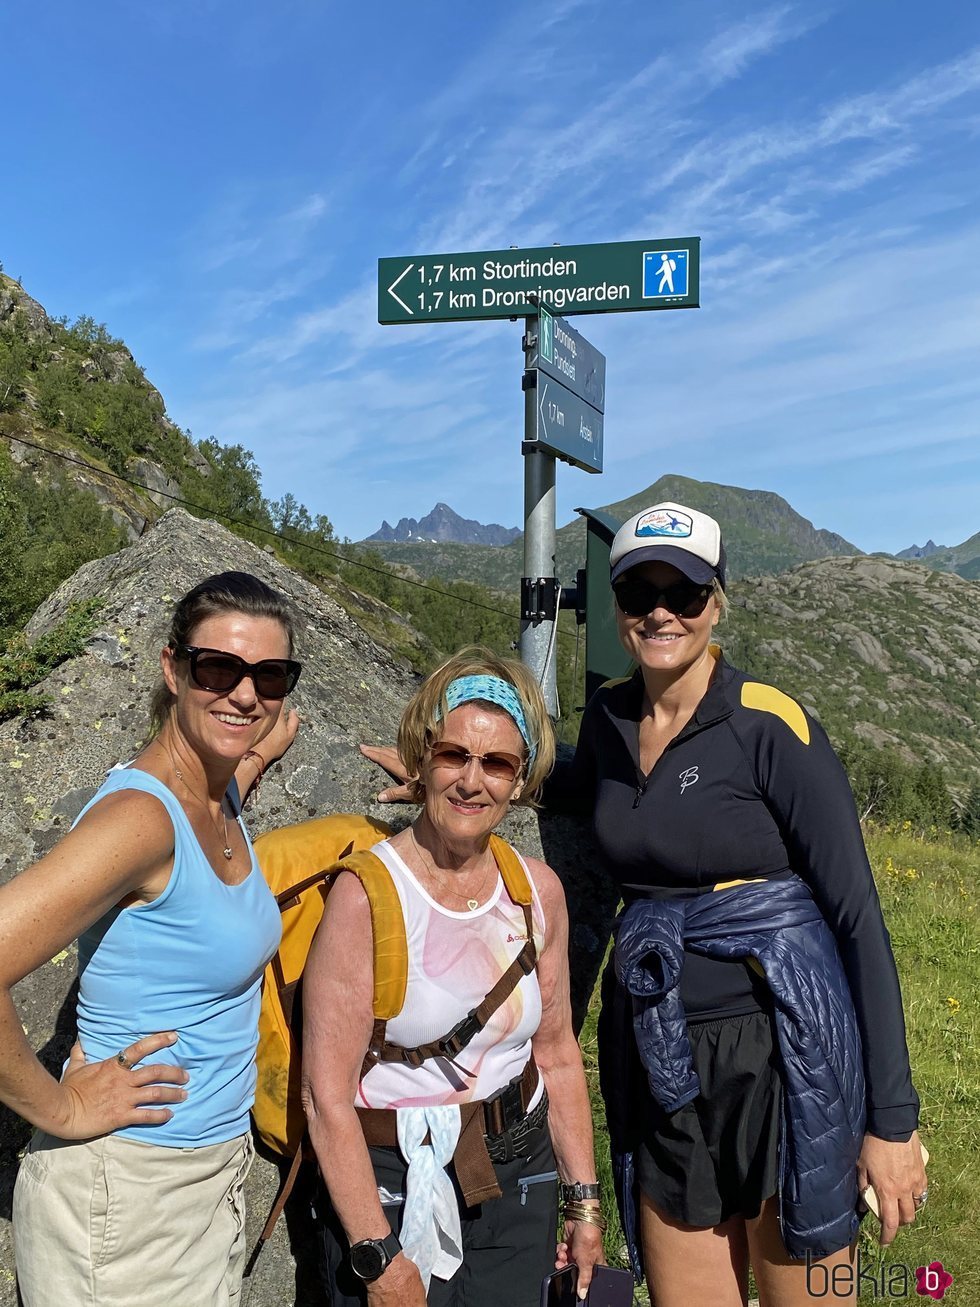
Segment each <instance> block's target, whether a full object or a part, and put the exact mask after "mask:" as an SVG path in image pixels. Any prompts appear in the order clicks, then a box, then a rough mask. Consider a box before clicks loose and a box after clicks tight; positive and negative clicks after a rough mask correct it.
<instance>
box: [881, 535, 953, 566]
mask: <svg viewBox="0 0 980 1307" xmlns="http://www.w3.org/2000/svg"><path fill="white" fill-rule="evenodd" d="M948 548H949V546H948V545H937V544H936V543H935V541H934V540H927V541H926V542H925V544H924V545H909V547H908V549H901V550H899V552H898V553H897V554H895V555H894V557H895V558H902V559H911V560H912V561H913V562H916V563H918V562H921V560H922V559H923V558H928V557H929V556H930V555H931V554H938V553H939V552H940V550H942V549H948Z"/></svg>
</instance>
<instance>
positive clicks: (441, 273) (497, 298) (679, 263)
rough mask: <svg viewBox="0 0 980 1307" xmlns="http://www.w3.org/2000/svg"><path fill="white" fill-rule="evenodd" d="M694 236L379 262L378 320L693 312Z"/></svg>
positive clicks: (696, 243)
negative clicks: (545, 311) (543, 308)
mask: <svg viewBox="0 0 980 1307" xmlns="http://www.w3.org/2000/svg"><path fill="white" fill-rule="evenodd" d="M700 245H701V242H700V238H699V237H697V236H686V237H670V238H666V239H658V240H648V241H615V242H612V243H609V244H603V245H548V246H545V247H544V248H543V249H528V250H520V249H516V250H485V251H479V252H470V253H465V254H412V255H407V256H406V257H404V258H398V259H379V260H378V321H379V322H381V323H385V324H391V323H400V322H459V321H465V320H467V319H473V318H513V317H518V316H520V315H522V314H525V313H532V312H535V305H534V304H533V303H532V302H531V301H530V300H529V299H528V295H535V296H537V297H539V298H540V299H541V300H543V301H544V303H545V304H547V305H548V306H549V307H550V308H552V309H554V310H555V312H557V313H560V314H563V315H564V316H569V315H571V314H573V313H622V312H627V311H632V310H638V309H693V308H697V307H698V303H699V286H700V278H699V263H700Z"/></svg>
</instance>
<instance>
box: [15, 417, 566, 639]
mask: <svg viewBox="0 0 980 1307" xmlns="http://www.w3.org/2000/svg"><path fill="white" fill-rule="evenodd" d="M2 434H3V435H4V436H5V437H6V438H7V439H8V440H15V441H16V442H17V444H18V445H26V446H27V447H28V448H30V449H36V450H39V451H40V453H42V454H47V455H48V456H49V457H51V458H60V459H61V460H62V462H63V463H73V464H75V466H76V467H83V468H85V470H86V471H87V472H92V473H94V475H95V476H102V477H111V478H112V479H113V480H115V481H122V482H125V484H126V485H128V486H133V487H135V489H137V490H143V491H145V492H146V493H147V494H148V495H160V496H162V497H163V498H164V499H169V500H172V502H173V503H175V504H180V505H181V506H182V507H184V508H193V509H194V510H195V511H196V512H198V513H200V514H201V516H202V517H203V518H205V520H207V521H209V522H214V521H216V520H217V519H218V518H220V519H221V520H222V521H223V522H230V523H232V525H233V526H240V527H244V529H245V530H246V531H257V532H258V533H259V534H260V535H265V536H271V537H272V538H273V539H274V540H282V541H283V542H284V543H285V544H287V545H292V546H293V547H294V548H296V547H299V548H301V549H309V550H311V551H312V552H313V553H315V554H323V555H325V556H326V557H327V558H335V559H337V560H338V561H339V562H341V563H346V564H348V566H350V567H360V568H363V569H364V571H365V572H374V573H376V574H377V575H378V576H384V577H387V578H388V580H389V581H396V582H398V583H400V584H401V585H411V586H415V588H416V589H418V590H427V591H428V592H429V593H430V594H435V595H440V596H441V597H442V598H444V599H452V600H453V601H454V602H455V603H458V604H464V605H466V606H468V607H470V608H480V609H482V610H483V611H484V612H487V613H495V614H496V615H497V616H498V617H508V618H510V619H511V620H513V619H514V618H516V617H517V613H509V612H507V610H506V609H505V608H494V607H493V606H492V605H491V604H482V603H480V601H479V600H478V599H466V598H464V597H463V596H462V595H457V594H453V593H452V592H451V591H449V590H440V589H438V588H437V587H436V586H434V585H426V584H425V582H424V581H413V580H412V579H411V578H410V577H407V576H399V575H398V574H397V573H396V572H392V571H390V570H388V569H386V568H383V567H375V566H374V565H373V564H372V563H362V562H361V561H360V560H359V559H356V558H348V557H347V556H346V555H345V554H338V553H337V552H336V551H335V550H333V549H327V548H326V547H325V546H324V545H315V544H311V543H308V542H307V541H303V540H294V539H292V538H291V537H290V536H287V535H284V534H283V533H282V532H281V531H274V530H272V528H271V527H266V526H258V525H257V524H256V523H254V522H246V521H244V520H243V519H242V518H240V517H232V516H231V515H230V514H229V513H222V512H220V511H219V510H217V509H207V508H205V507H204V505H203V504H195V503H194V502H193V501H192V500H190V499H183V498H181V496H180V495H172V494H170V493H169V491H166V490H153V489H151V487H150V486H147V485H144V483H143V482H142V481H135V480H134V479H133V478H132V477H127V476H123V474H122V473H121V472H110V471H109V470H108V468H102V467H96V466H95V465H94V464H92V463H86V462H85V460H84V459H81V458H75V457H74V456H73V455H71V454H65V453H63V452H62V451H61V450H57V449H48V447H47V446H46V445H41V444H38V443H37V441H34V440H25V439H24V437H23V436H12V435H10V434H9V433H8V432H6V431H5V432H3V433H2ZM464 584H465V583H464ZM555 630H556V631H557V633H558V635H560V636H562V637H563V638H564V639H568V640H571V639H574V636H573V634H572V632H571V631H561V630H558V623H557V621H556V622H555Z"/></svg>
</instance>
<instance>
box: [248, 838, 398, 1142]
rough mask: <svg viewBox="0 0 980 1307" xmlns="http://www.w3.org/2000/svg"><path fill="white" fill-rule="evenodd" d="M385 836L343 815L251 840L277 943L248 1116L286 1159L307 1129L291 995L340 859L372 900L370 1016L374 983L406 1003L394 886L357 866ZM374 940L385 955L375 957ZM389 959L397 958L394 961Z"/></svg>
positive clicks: (385, 1000)
mask: <svg viewBox="0 0 980 1307" xmlns="http://www.w3.org/2000/svg"><path fill="white" fill-rule="evenodd" d="M390 834H391V830H390V828H389V827H388V826H386V825H384V824H383V823H382V822H377V821H371V820H369V819H368V818H367V817H358V816H353V815H351V814H349V813H343V814H340V815H339V816H333V817H318V818H315V819H314V820H313V821H304V822H301V823H300V824H299V825H296V826H284V827H283V828H282V829H281V830H274V831H268V832H267V833H266V834H265V835H260V836H259V837H258V839H256V841H255V856H256V858H257V859H258V862H259V866H260V867H261V868H262V874H263V875H264V876H265V879H266V882H267V884H268V886H269V888H270V889H271V890H272V892H273V894H274V895H275V896H276V902H277V903H278V905H279V910H280V912H281V913H282V942H281V943H280V945H279V950H278V952H277V953H276V955H275V957H274V958H273V959H272V961H271V962H270V963H269V965H268V967H267V968H266V972H265V981H264V983H263V986H262V1005H261V1007H260V1009H259V1046H258V1051H257V1053H256V1064H257V1071H258V1074H257V1077H256V1083H255V1105H254V1107H253V1108H252V1120H253V1122H254V1124H255V1130H256V1133H257V1134H258V1136H259V1138H260V1139H261V1140H262V1142H263V1143H264V1144H266V1146H267V1147H269V1148H271V1149H272V1150H273V1151H274V1152H277V1153H283V1154H285V1155H286V1156H288V1157H292V1156H294V1155H295V1153H296V1152H297V1150H298V1149H299V1147H300V1145H301V1144H302V1142H303V1136H304V1134H305V1133H306V1118H305V1116H304V1115H303V1105H302V1103H301V1101H300V1072H301V1069H302V1068H301V1056H300V1040H301V1036H302V1028H301V1023H302V1014H301V1012H300V1011H299V1010H298V1009H296V1006H295V1000H296V995H297V991H298V986H299V982H300V980H301V978H302V975H303V968H304V967H305V966H306V958H307V954H308V953H309V951H310V945H311V944H312V943H313V936H314V935H315V934H316V928H317V926H319V924H320V918H321V917H322V916H323V905H324V902H325V900H326V897H327V892H328V890H329V889H330V885H331V882H332V880H333V877H334V876H335V875H336V873H337V871H338V866H337V864H338V863H339V862H340V861H341V860H344V867H345V870H346V869H347V868H350V870H352V871H356V872H357V873H358V875H360V876H361V882H362V884H363V885H364V888H365V891H366V892H367V896H368V899H369V901H370V904H371V924H372V926H373V927H374V931H375V938H374V947H375V969H374V974H375V1004H376V1011H375V1015H378V1016H380V1015H381V1013H380V1012H378V1011H377V1005H378V1001H379V989H380V991H381V992H380V999H381V1003H382V1006H385V1005H387V1006H390V1004H391V1003H392V1002H395V1001H397V1004H398V1005H397V1007H396V1008H395V1009H394V1011H395V1012H399V1011H401V1005H402V1002H404V996H405V988H404V986H405V980H406V974H407V968H408V949H407V946H406V943H405V926H404V922H403V920H402V911H401V903H400V902H399V899H398V892H397V890H396V889H395V887H394V884H393V882H392V880H391V878H390V876H388V874H387V870H386V869H385V868H384V866H383V864H379V863H378V859H376V858H372V859H371V860H370V861H369V862H368V863H367V864H366V865H365V866H364V867H363V868H359V867H358V866H357V865H356V863H357V859H356V853H357V852H358V851H359V850H364V849H370V848H371V846H372V845H373V844H377V843H378V841H379V840H383V839H384V838H385V837H386V836H387V835H390ZM352 855H354V856H352ZM376 865H381V867H382V871H383V873H384V874H383V875H378V874H377V871H376ZM362 871H363V874H361V873H362ZM399 930H400V932H401V937H400V943H399V936H398V932H399ZM379 946H380V948H381V950H382V952H383V953H384V954H385V960H384V961H381V960H380V958H379ZM399 953H400V955H401V966H400V974H401V991H400V997H399V991H398V985H399V966H398V962H397V958H398V955H399ZM391 959H394V960H395V961H394V966H392V965H391Z"/></svg>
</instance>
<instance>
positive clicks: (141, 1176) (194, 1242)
mask: <svg viewBox="0 0 980 1307" xmlns="http://www.w3.org/2000/svg"><path fill="white" fill-rule="evenodd" d="M253 1155H254V1149H253V1146H252V1139H251V1136H250V1135H241V1136H239V1137H238V1138H237V1139H232V1140H229V1141H228V1142H227V1143H222V1144H209V1145H207V1146H205V1147H203V1148H164V1147H161V1146H160V1145H158V1144H144V1143H136V1142H135V1141H133V1140H131V1139H120V1138H119V1137H118V1136H116V1135H105V1136H103V1137H102V1138H101V1139H93V1140H90V1141H87V1142H83V1143H77V1142H74V1141H72V1140H64V1139H55V1138H53V1137H52V1136H50V1135H46V1134H43V1133H41V1132H40V1131H39V1132H37V1133H36V1134H35V1135H34V1138H33V1139H32V1141H31V1145H30V1148H29V1150H28V1152H27V1154H26V1156H25V1157H24V1160H23V1162H22V1163H21V1168H20V1172H19V1174H18V1176H17V1184H16V1186H15V1189H14V1213H13V1215H14V1251H15V1255H16V1261H17V1280H18V1284H19V1286H20V1292H21V1295H22V1298H23V1303H24V1307H134V1305H135V1304H139V1307H239V1304H240V1301H241V1283H242V1272H243V1270H244V1265H245V1206H244V1201H243V1196H242V1188H243V1185H244V1182H245V1176H246V1175H247V1174H248V1170H249V1167H250V1166H251V1164H252V1158H253Z"/></svg>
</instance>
